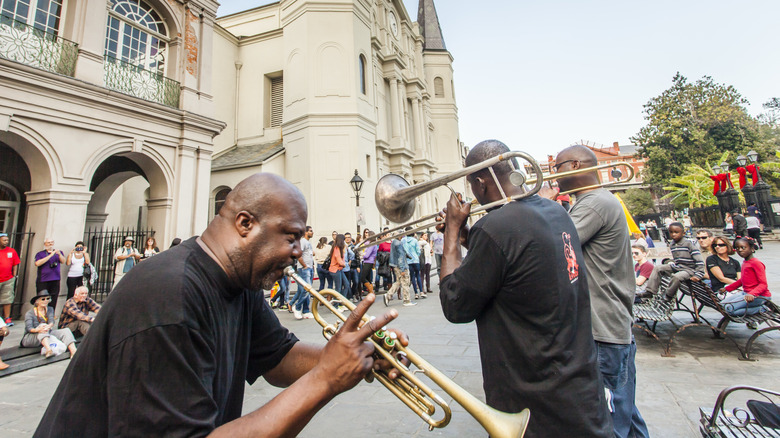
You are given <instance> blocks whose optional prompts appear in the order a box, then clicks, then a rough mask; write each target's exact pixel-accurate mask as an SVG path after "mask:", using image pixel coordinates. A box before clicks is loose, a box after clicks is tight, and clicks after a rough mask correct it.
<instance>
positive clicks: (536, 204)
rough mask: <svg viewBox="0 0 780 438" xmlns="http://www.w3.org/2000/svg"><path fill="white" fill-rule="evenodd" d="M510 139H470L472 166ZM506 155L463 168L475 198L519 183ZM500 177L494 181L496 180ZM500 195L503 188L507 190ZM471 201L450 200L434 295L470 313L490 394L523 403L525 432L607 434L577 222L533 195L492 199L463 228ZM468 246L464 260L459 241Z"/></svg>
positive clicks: (497, 402) (451, 312)
mask: <svg viewBox="0 0 780 438" xmlns="http://www.w3.org/2000/svg"><path fill="white" fill-rule="evenodd" d="M508 151H509V149H508V148H507V147H506V145H504V144H503V143H501V142H499V141H496V140H488V141H484V142H482V143H479V144H477V145H476V146H475V147H474V148H473V149H472V150H471V152H469V155H468V157H467V158H466V165H467V166H471V165H474V164H477V163H481V162H483V161H485V160H488V159H490V158H493V157H497V156H499V155H501V154H503V153H505V152H508ZM512 171H513V169H512V167H511V166H510V164H509V163H508V162H506V161H502V162H500V163H499V164H497V165H495V166H493V172H494V173H495V178H494V177H493V175H491V173H490V171H489V169H486V168H485V169H482V170H479V171H477V172H475V173H472V174H470V175H469V176H467V180H468V182H469V184H470V186H471V190H472V192H473V193H474V196H475V197H476V199H477V201H478V202H479V203H480V204H482V205H485V204H488V203H490V202H494V201H498V200H500V199H506V196H513V195H517V194H520V193H522V188H520V187H516V186H515V185H513V184H512V183H511V182H510V174H511V173H512ZM499 185H500V187H499ZM505 195H506V196H505ZM470 210H471V205H470V204H463V203H461V202H460V201H459V200H458V199H457V198H456V197H455V196H454V195H453V196H452V197H451V198H450V200H449V202H448V203H447V212H446V215H445V234H444V252H443V255H442V268H441V276H442V280H441V285H440V291H441V294H440V298H441V304H442V309H443V311H444V315H445V316H446V317H447V319H448V320H449V321H451V322H454V323H466V322H470V321H474V320H476V322H477V331H478V338H479V346H480V356H481V360H482V375H483V378H484V389H485V395H486V398H487V404H488V405H490V406H492V407H494V408H496V409H499V410H501V411H505V412H519V411H521V410H523V409H526V408H528V409H530V411H531V418H530V422H529V425H528V429H527V432H526V435H525V436H526V437H541V436H545V437H547V436H577V437H584V436H589V437H590V436H599V437H607V436H611V435H612V421H611V419H610V416H609V412H608V411H607V404H606V400H605V397H604V392H603V390H602V389H601V385H600V378H599V372H598V364H597V357H596V350H595V347H594V343H593V336H592V334H591V328H590V327H591V315H590V300H589V297H588V287H587V278H586V277H587V273H586V272H585V267H584V264H583V257H582V251H581V249H580V243H579V239H578V237H577V231H576V229H575V228H574V224H573V223H572V221H571V219H570V218H569V216H568V215H567V214H566V212H565V211H564V210H563V209H562V208H561V207H560V206H559V205H558V204H556V203H555V202H552V201H550V200H548V199H543V198H541V197H539V196H536V195H534V196H531V197H527V198H525V199H521V200H518V201H512V202H509V203H507V204H505V205H503V206H501V207H498V208H496V209H493V210H492V211H490V212H489V213H488V214H487V215H486V216H484V217H483V218H481V219H480V220H479V221H477V223H476V224H475V225H474V226H473V227H472V228H471V230H468V229H467V228H466V225H465V224H466V220H467V218H468V216H469V213H470ZM461 244H464V246H467V248H468V254H467V255H466V257H465V258H464V259H463V260H461V251H460V245H461Z"/></svg>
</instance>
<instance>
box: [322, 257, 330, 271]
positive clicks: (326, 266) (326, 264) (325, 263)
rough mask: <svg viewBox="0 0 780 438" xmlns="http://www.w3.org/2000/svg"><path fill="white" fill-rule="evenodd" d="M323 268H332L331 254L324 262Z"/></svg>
mask: <svg viewBox="0 0 780 438" xmlns="http://www.w3.org/2000/svg"><path fill="white" fill-rule="evenodd" d="M322 269H324V270H326V271H327V270H328V269H330V256H328V258H326V259H325V261H324V262H322Z"/></svg>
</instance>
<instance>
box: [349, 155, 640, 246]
mask: <svg viewBox="0 0 780 438" xmlns="http://www.w3.org/2000/svg"><path fill="white" fill-rule="evenodd" d="M520 154H523V153H522V152H509V153H507V154H503V155H500V156H498V157H495V158H493V159H491V160H486V161H483V162H482V163H478V164H475V165H473V166H469V167H466V168H464V169H463V170H460V171H458V172H455V173H452V174H450V175H445V176H442V177H440V178H436V179H432V180H430V181H426V182H424V183H420V184H417V185H414V186H410V185H409V183H408V182H406V180H405V179H404V178H403V177H401V176H399V175H396V174H392V173H391V174H387V175H385V176H383V177H382V178H380V179H379V181H378V182H377V188H376V193H375V197H376V206H377V209H379V213H380V214H382V216H384V217H386V218H387V219H390V220H391V221H393V222H396V221H395V220H394V218H405V219H408V218H409V217H411V215H412V214H414V199H415V198H416V197H417V196H419V195H421V194H423V193H426V192H428V191H430V190H433V189H435V188H438V187H441V186H446V187H447V188H449V189H450V190H451V191H452V188H450V187H449V186H448V185H447V183H449V182H450V181H452V180H454V179H456V178H460V177H462V176H466V175H470V174H472V173H474V172H477V171H479V170H482V169H484V168H486V167H487V168H488V169H490V170H491V173H492V166H494V165H495V164H497V163H498V162H500V161H503V160H504V159H508V158H503V159H502V157H507V156H508V157H509V158H513V157H515V156H520V157H522V158H524V159H526V160H528V162H529V163H531V165H532V167H533V168H534V172H535V173H536V174H537V175H541V176H542V178H541V179H540V178H538V177H536V178H532V179H526V178H525V175H523V174H522V173H520V172H518V171H517V170H515V171H514V172H512V173H511V174H510V178H509V179H510V181H511V182H512V184H514V185H515V186H521V185H523V184H533V185H534V187H533V189H531V190H530V191H527V192H525V193H523V194H521V195H516V196H513V197H507V196H505V195H504V196H503V199H499V200H498V201H495V202H491V203H489V204H485V205H482V206H480V207H478V208H474V209H472V210H471V214H470V216H474V215H481V214H485V213H486V212H487V211H488V210H491V209H493V208H496V207H499V206H501V205H504V204H506V203H508V202H511V201H516V200H518V199H522V198H527V197H528V196H531V195H533V194H536V193H537V192H538V191H539V190H540V189H541V185H542V184H543V183H545V182H549V181H553V180H557V179H560V178H565V177H569V176H575V175H580V174H583V173H590V172H596V171H598V170H601V169H608V168H612V176H613V178H615V180H614V181H607V182H602V183H600V184H594V185H591V186H586V187H579V188H577V189H575V190H569V191H565V192H560V193H559V195H566V194H569V193H572V192H574V191H581V190H590V189H596V188H600V187H607V186H611V185H615V184H621V183H625V182H627V181H630V180H632V179H633V178H634V173H635V172H634V167H633V166H631V164H629V163H627V162H625V161H620V162H617V163H611V164H601V165H598V166H593V167H585V168H580V169H577V170H570V171H567V172H560V173H552V174H546V175H545V174H542V170H541V168H538V167H539V165H538V164H537V163H536V161H535V160H534V159H533V158H531V157H528V156H526V155H525V154H523V155H520ZM510 163H511V161H510ZM618 167H625V168H626V169H627V172H626V173H627V176H625V177H624V176H623V173H622V172H621V171H620V170H618ZM537 168H538V169H537ZM493 177H494V178H495V174H493ZM385 178H387V181H384V180H385ZM496 185H497V186H498V187H499V189H500V188H501V185H500V184H498V181H496ZM380 186H381V188H380ZM453 193H454V191H453ZM502 195H503V190H502ZM476 204H477V201H476V200H473V201H471V205H472V207H473V206H475V205H476ZM401 211H403V213H400V212H401ZM407 211H408V212H409V213H408V216H407ZM439 216H440V213H439V212H436V213H433V214H430V215H427V216H423V217H421V218H420V219H417V220H414V221H411V222H407V223H405V224H403V225H401V226H398V227H395V228H393V229H391V230H388V231H385V232H384V233H382V235H385V237H384V238H380V236H381V235H380V234H375V235H374V236H371V237H369V238H367V239H365V240H363V241H362V242H360V244H359V245H358V246H357V248H358V249H363V248H365V247H367V246H371V245H376V244H379V243H382V242H388V241H391V240H393V239H394V238H395V237H394V234H396V233H398V232H403V233H404V234H408V235H412V234H414V233H417V232H419V231H423V230H427V229H429V228H431V227H432V226H435V225H437V224H438V222H437V221H436V218H438V217H439ZM405 219H404V220H405ZM420 224H422V225H420ZM407 227H412V229H411V230H409V231H403V230H405V229H406V228H407Z"/></svg>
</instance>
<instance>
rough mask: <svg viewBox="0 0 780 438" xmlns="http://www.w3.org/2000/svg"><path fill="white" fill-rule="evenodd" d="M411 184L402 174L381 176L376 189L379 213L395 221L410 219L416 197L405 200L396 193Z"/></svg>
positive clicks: (375, 195) (375, 194)
mask: <svg viewBox="0 0 780 438" xmlns="http://www.w3.org/2000/svg"><path fill="white" fill-rule="evenodd" d="M409 186H410V184H409V183H408V182H407V181H406V180H405V179H404V178H403V177H402V176H401V175H396V174H394V173H388V174H387V175H385V176H383V177H382V178H379V181H377V183H376V190H375V191H374V197H375V199H376V208H377V209H378V210H379V213H380V214H381V215H382V216H384V217H386V218H387V219H389V220H390V221H392V222H395V223H401V222H406V221H408V220H409V218H411V217H412V216H413V215H414V204H415V198H409V199H406V200H403V199H398V197H397V196H394V195H395V194H396V193H398V192H399V191H400V190H402V189H405V188H407V187H409Z"/></svg>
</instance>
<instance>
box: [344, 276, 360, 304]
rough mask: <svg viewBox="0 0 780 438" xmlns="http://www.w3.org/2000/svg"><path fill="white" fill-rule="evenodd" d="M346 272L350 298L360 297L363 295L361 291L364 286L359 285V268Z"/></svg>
mask: <svg viewBox="0 0 780 438" xmlns="http://www.w3.org/2000/svg"><path fill="white" fill-rule="evenodd" d="M344 274H345V275H346V276H347V287H348V288H349V296H350V298H353V297H359V296H360V295H361V294H360V291H361V290H362V289H363V286H360V285H358V276H359V275H360V273H359V272H358V271H357V269H350V270H349V271H347V272H345V273H344Z"/></svg>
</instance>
